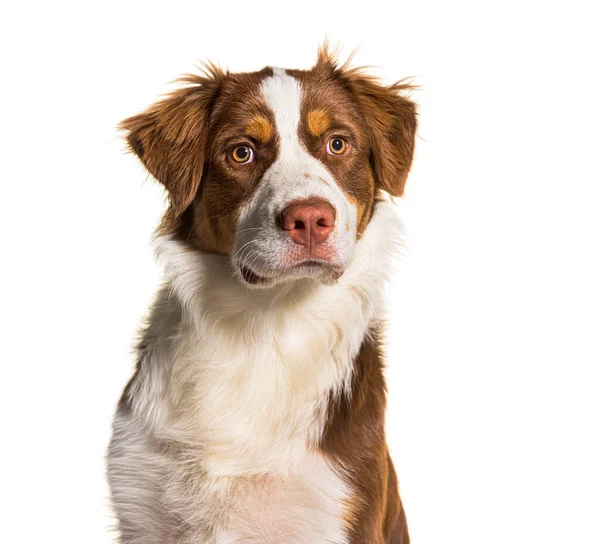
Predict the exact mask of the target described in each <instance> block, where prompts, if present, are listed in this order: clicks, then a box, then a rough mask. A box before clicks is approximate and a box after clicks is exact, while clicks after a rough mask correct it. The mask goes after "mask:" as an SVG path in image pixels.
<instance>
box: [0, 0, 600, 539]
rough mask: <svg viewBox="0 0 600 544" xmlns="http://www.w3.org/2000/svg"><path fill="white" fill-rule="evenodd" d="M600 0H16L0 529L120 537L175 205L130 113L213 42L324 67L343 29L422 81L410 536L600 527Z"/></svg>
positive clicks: (222, 48) (407, 494)
mask: <svg viewBox="0 0 600 544" xmlns="http://www.w3.org/2000/svg"><path fill="white" fill-rule="evenodd" d="M592 5H593V3H592V2H588V3H587V6H586V5H585V4H584V3H583V2H552V1H549V0H547V1H544V2H511V1H503V2H494V3H492V2H482V1H480V2H475V1H473V2H465V1H452V2H449V1H447V2H443V1H440V2H430V1H419V2H417V1H414V2H410V3H403V2H394V3H392V2H389V3H384V2H376V1H367V0H364V1H363V2H360V3H355V4H354V3H350V2H343V1H334V0H331V1H329V2H309V1H303V2H289V3H288V2H283V1H280V2H269V3H267V2H262V3H261V2H254V3H252V2H248V1H247V2H210V3H206V5H204V4H203V3H202V2H194V3H192V2H189V3H180V2H173V1H171V2H163V3H162V4H160V5H156V4H154V3H152V2H149V1H147V2H135V3H134V2H123V3H116V2H93V3H92V2H77V3H76V2H73V3H70V4H69V3H67V2H38V3H35V2H34V3H31V2H27V3H25V2H22V3H20V4H19V6H18V7H17V5H16V3H14V5H13V6H11V7H9V6H7V5H4V7H3V8H2V13H1V14H0V15H1V16H0V20H1V22H0V25H1V26H0V41H1V43H0V45H1V53H0V55H1V56H2V59H1V60H2V64H1V66H0V77H1V78H2V84H1V86H0V89H1V93H2V97H1V98H2V100H1V102H0V104H1V105H2V110H1V111H2V113H1V120H0V139H1V142H0V143H1V146H0V149H1V153H0V156H1V160H0V181H1V184H2V185H1V192H0V232H1V234H0V236H1V255H2V264H1V266H0V274H1V275H2V283H1V293H0V295H1V299H0V303H1V309H2V311H1V314H0V319H1V320H2V323H1V329H0V330H1V335H2V337H1V351H0V353H1V363H2V366H1V376H2V379H1V382H0V388H1V389H0V417H1V418H2V419H1V422H0V424H1V428H0V429H1V430H0V432H1V435H0V436H1V440H2V442H1V449H0V456H1V462H0V471H1V475H0V489H1V491H0V497H1V500H2V502H3V503H4V504H3V505H2V508H1V511H2V516H1V517H2V523H1V524H0V541H2V542H6V543H7V544H8V543H11V544H13V543H25V542H26V543H36V544H37V543H41V542H45V543H50V542H52V543H55V542H56V543H62V544H66V543H68V544H71V543H73V544H82V543H86V544H95V543H108V542H110V541H111V536H110V535H109V534H108V533H107V531H106V528H107V526H109V525H110V522H111V520H110V513H109V512H110V511H109V509H108V506H107V504H108V501H107V498H106V497H107V492H106V486H105V483H104V474H103V470H104V467H103V455H104V451H105V447H106V444H107V441H108V439H109V426H110V419H111V415H112V412H113V409H114V405H115V403H116V401H117V399H118V397H119V395H120V391H121V388H122V387H123V386H124V384H125V382H126V380H127V379H128V377H129V375H130V373H131V370H132V363H133V358H132V355H131V346H132V344H133V336H134V331H135V329H136V327H137V326H138V324H139V323H140V320H141V317H142V316H143V314H144V312H145V310H146V308H147V305H148V303H149V301H150V300H151V297H152V294H153V291H154V289H155V287H156V285H157V284H158V282H159V278H160V270H159V269H158V267H157V266H156V265H155V264H154V261H153V256H152V253H151V250H150V246H149V240H150V236H151V233H152V230H153V228H154V227H155V225H156V223H157V221H158V218H159V216H160V213H161V211H162V209H163V194H162V192H161V190H160V188H159V187H158V186H157V185H156V184H154V183H153V182H152V181H151V180H147V181H146V175H145V174H144V172H143V171H142V168H141V167H140V166H139V164H138V163H137V162H136V160H135V159H134V158H133V157H132V156H127V155H125V154H124V153H123V147H124V146H123V143H122V141H120V140H119V137H118V134H117V132H116V130H115V125H116V124H117V123H118V122H119V121H120V120H121V119H122V118H124V117H126V116H128V115H131V114H134V113H137V112H139V111H141V110H142V109H143V108H145V107H146V106H148V105H149V104H150V103H151V102H152V101H154V100H155V99H156V98H157V97H158V96H159V95H161V94H162V93H164V92H165V91H167V90H168V89H169V88H170V87H169V86H168V85H167V83H168V82H169V81H172V80H173V79H174V78H175V77H177V76H178V75H179V74H181V73H184V72H188V71H192V70H194V65H195V64H197V63H198V62H199V61H201V60H202V59H205V58H210V59H213V60H215V61H218V62H219V63H221V64H223V65H224V66H227V67H229V68H230V69H231V70H234V71H236V70H255V69H259V68H261V67H262V66H264V65H276V66H284V67H295V68H308V67H310V66H311V64H312V62H313V61H314V59H315V55H316V48H317V45H318V44H319V43H320V42H321V41H322V40H323V38H324V37H325V35H326V34H327V35H328V36H329V38H330V39H331V41H332V42H334V43H342V44H343V45H344V46H345V51H346V52H347V53H349V52H350V51H351V50H352V49H353V48H354V47H355V46H361V49H360V51H359V53H358V55H357V57H356V61H357V63H358V64H367V65H373V66H374V68H373V71H374V73H376V74H378V75H379V76H380V77H381V78H382V79H383V80H384V81H385V82H388V83H389V82H392V81H393V80H394V79H397V78H400V77H404V76H414V77H415V81H416V82H417V83H418V84H420V85H421V86H422V89H421V90H420V91H418V92H416V93H415V94H414V98H415V99H416V100H417V101H418V102H419V104H420V123H421V124H420V138H419V140H418V144H417V154H416V159H415V163H414V167H413V171H412V174H411V176H410V178H409V182H408V186H407V192H406V196H405V199H404V200H403V201H402V202H400V203H399V213H400V214H401V215H402V217H403V219H404V221H405V223H406V225H407V228H408V239H409V245H410V250H409V252H408V255H407V258H406V260H405V262H404V263H403V264H402V266H401V268H400V271H399V274H398V279H397V281H396V283H395V284H394V287H393V288H392V289H390V308H391V325H390V335H389V346H388V354H389V366H390V368H389V372H388V378H389V391H390V392H389V397H390V398H389V414H388V432H389V442H390V446H391V448H392V452H393V457H394V459H395V462H396V467H397V470H398V473H399V476H400V480H401V492H402V497H403V500H404V502H405V507H406V511H407V515H408V521H409V527H410V530H411V533H412V538H413V543H414V544H441V543H460V544H495V543H506V542H510V543H513V544H514V543H518V544H532V543H534V544H535V543H539V544H553V543H557V544H558V543H561V544H564V543H569V544H598V543H599V542H600V514H599V513H600V468H599V465H600V443H599V442H600V439H599V435H600V423H599V416H600V401H599V392H600V391H599V389H600V371H599V365H600V346H599V340H600V338H599V337H600V288H599V279H600V264H599V253H600V252H599V249H600V243H599V237H600V189H599V186H600V168H599V166H598V160H599V155H600V145H599V144H600V139H599V131H600V108H599V98H600V85H599V81H598V53H599V52H600V43H599V40H598V16H597V15H595V14H594V13H593V12H592V9H591V8H592ZM311 544H312V543H311Z"/></svg>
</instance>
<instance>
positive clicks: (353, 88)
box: [317, 43, 417, 196]
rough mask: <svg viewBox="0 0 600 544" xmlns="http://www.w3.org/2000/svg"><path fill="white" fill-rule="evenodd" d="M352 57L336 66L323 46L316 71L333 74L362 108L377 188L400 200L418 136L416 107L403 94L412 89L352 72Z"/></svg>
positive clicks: (360, 72) (400, 82) (360, 69)
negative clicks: (326, 71)
mask: <svg viewBox="0 0 600 544" xmlns="http://www.w3.org/2000/svg"><path fill="white" fill-rule="evenodd" d="M351 60H352V56H350V58H349V59H348V60H347V61H346V62H345V63H344V64H343V65H342V66H338V62H337V59H336V53H335V52H333V53H332V52H331V51H329V48H328V44H327V43H325V44H324V45H323V46H322V47H321V48H320V49H319V54H318V59H317V67H322V68H323V67H325V68H326V69H328V70H330V71H332V72H333V77H335V78H336V79H338V80H339V81H341V82H342V84H344V86H345V87H346V89H348V91H349V92H350V93H351V94H352V95H353V97H354V99H355V100H356V101H357V102H358V104H359V105H360V107H361V110H362V113H363V115H364V117H365V121H366V123H367V126H368V130H369V135H370V139H371V150H372V153H371V164H372V167H373V172H374V175H375V182H376V184H377V187H379V188H380V189H383V190H384V191H387V192H388V193H389V194H390V195H392V196H402V194H403V193H404V186H405V184H406V178H407V177H408V172H409V170H410V166H411V164H412V160H413V154H414V148H415V136H416V132H417V107H416V104H415V103H414V102H412V101H411V100H410V99H409V98H408V97H407V96H406V94H407V93H408V92H409V91H410V90H412V89H413V88H414V87H413V86H412V85H411V84H409V83H407V82H406V81H399V82H397V83H394V84H393V85H389V86H386V85H382V84H381V83H379V81H378V80H377V79H376V78H374V77H372V76H369V75H367V74H365V73H364V69H362V68H351V67H349V64H350V62H351Z"/></svg>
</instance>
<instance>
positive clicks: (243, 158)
mask: <svg viewBox="0 0 600 544" xmlns="http://www.w3.org/2000/svg"><path fill="white" fill-rule="evenodd" d="M231 157H232V158H233V160H234V161H235V162H237V163H238V164H248V163H249V162H252V160H253V159H254V152H253V151H252V148H251V147H250V146H248V145H236V146H235V147H234V148H233V150H232V151H231Z"/></svg>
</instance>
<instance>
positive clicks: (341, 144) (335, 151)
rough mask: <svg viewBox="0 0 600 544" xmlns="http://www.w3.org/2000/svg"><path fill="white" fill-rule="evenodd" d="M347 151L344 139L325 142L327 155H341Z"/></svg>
mask: <svg viewBox="0 0 600 544" xmlns="http://www.w3.org/2000/svg"><path fill="white" fill-rule="evenodd" d="M347 149H348V142H347V141H346V140H344V138H339V137H336V138H330V139H329V141H328V142H327V153H329V154H331V155H342V154H343V153H345V152H346V150H347Z"/></svg>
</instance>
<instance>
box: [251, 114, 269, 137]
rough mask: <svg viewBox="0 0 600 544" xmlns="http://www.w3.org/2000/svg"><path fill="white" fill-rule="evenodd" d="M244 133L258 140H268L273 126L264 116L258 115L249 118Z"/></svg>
mask: <svg viewBox="0 0 600 544" xmlns="http://www.w3.org/2000/svg"><path fill="white" fill-rule="evenodd" d="M246 134H248V136H252V138H255V139H257V140H259V141H260V142H263V143H264V142H268V141H269V140H270V139H271V136H272V135H273V126H272V125H271V122H270V121H269V120H268V119H267V118H266V117H263V116H262V115H258V116H256V117H253V118H252V119H250V122H249V123H248V125H247V126H246Z"/></svg>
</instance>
